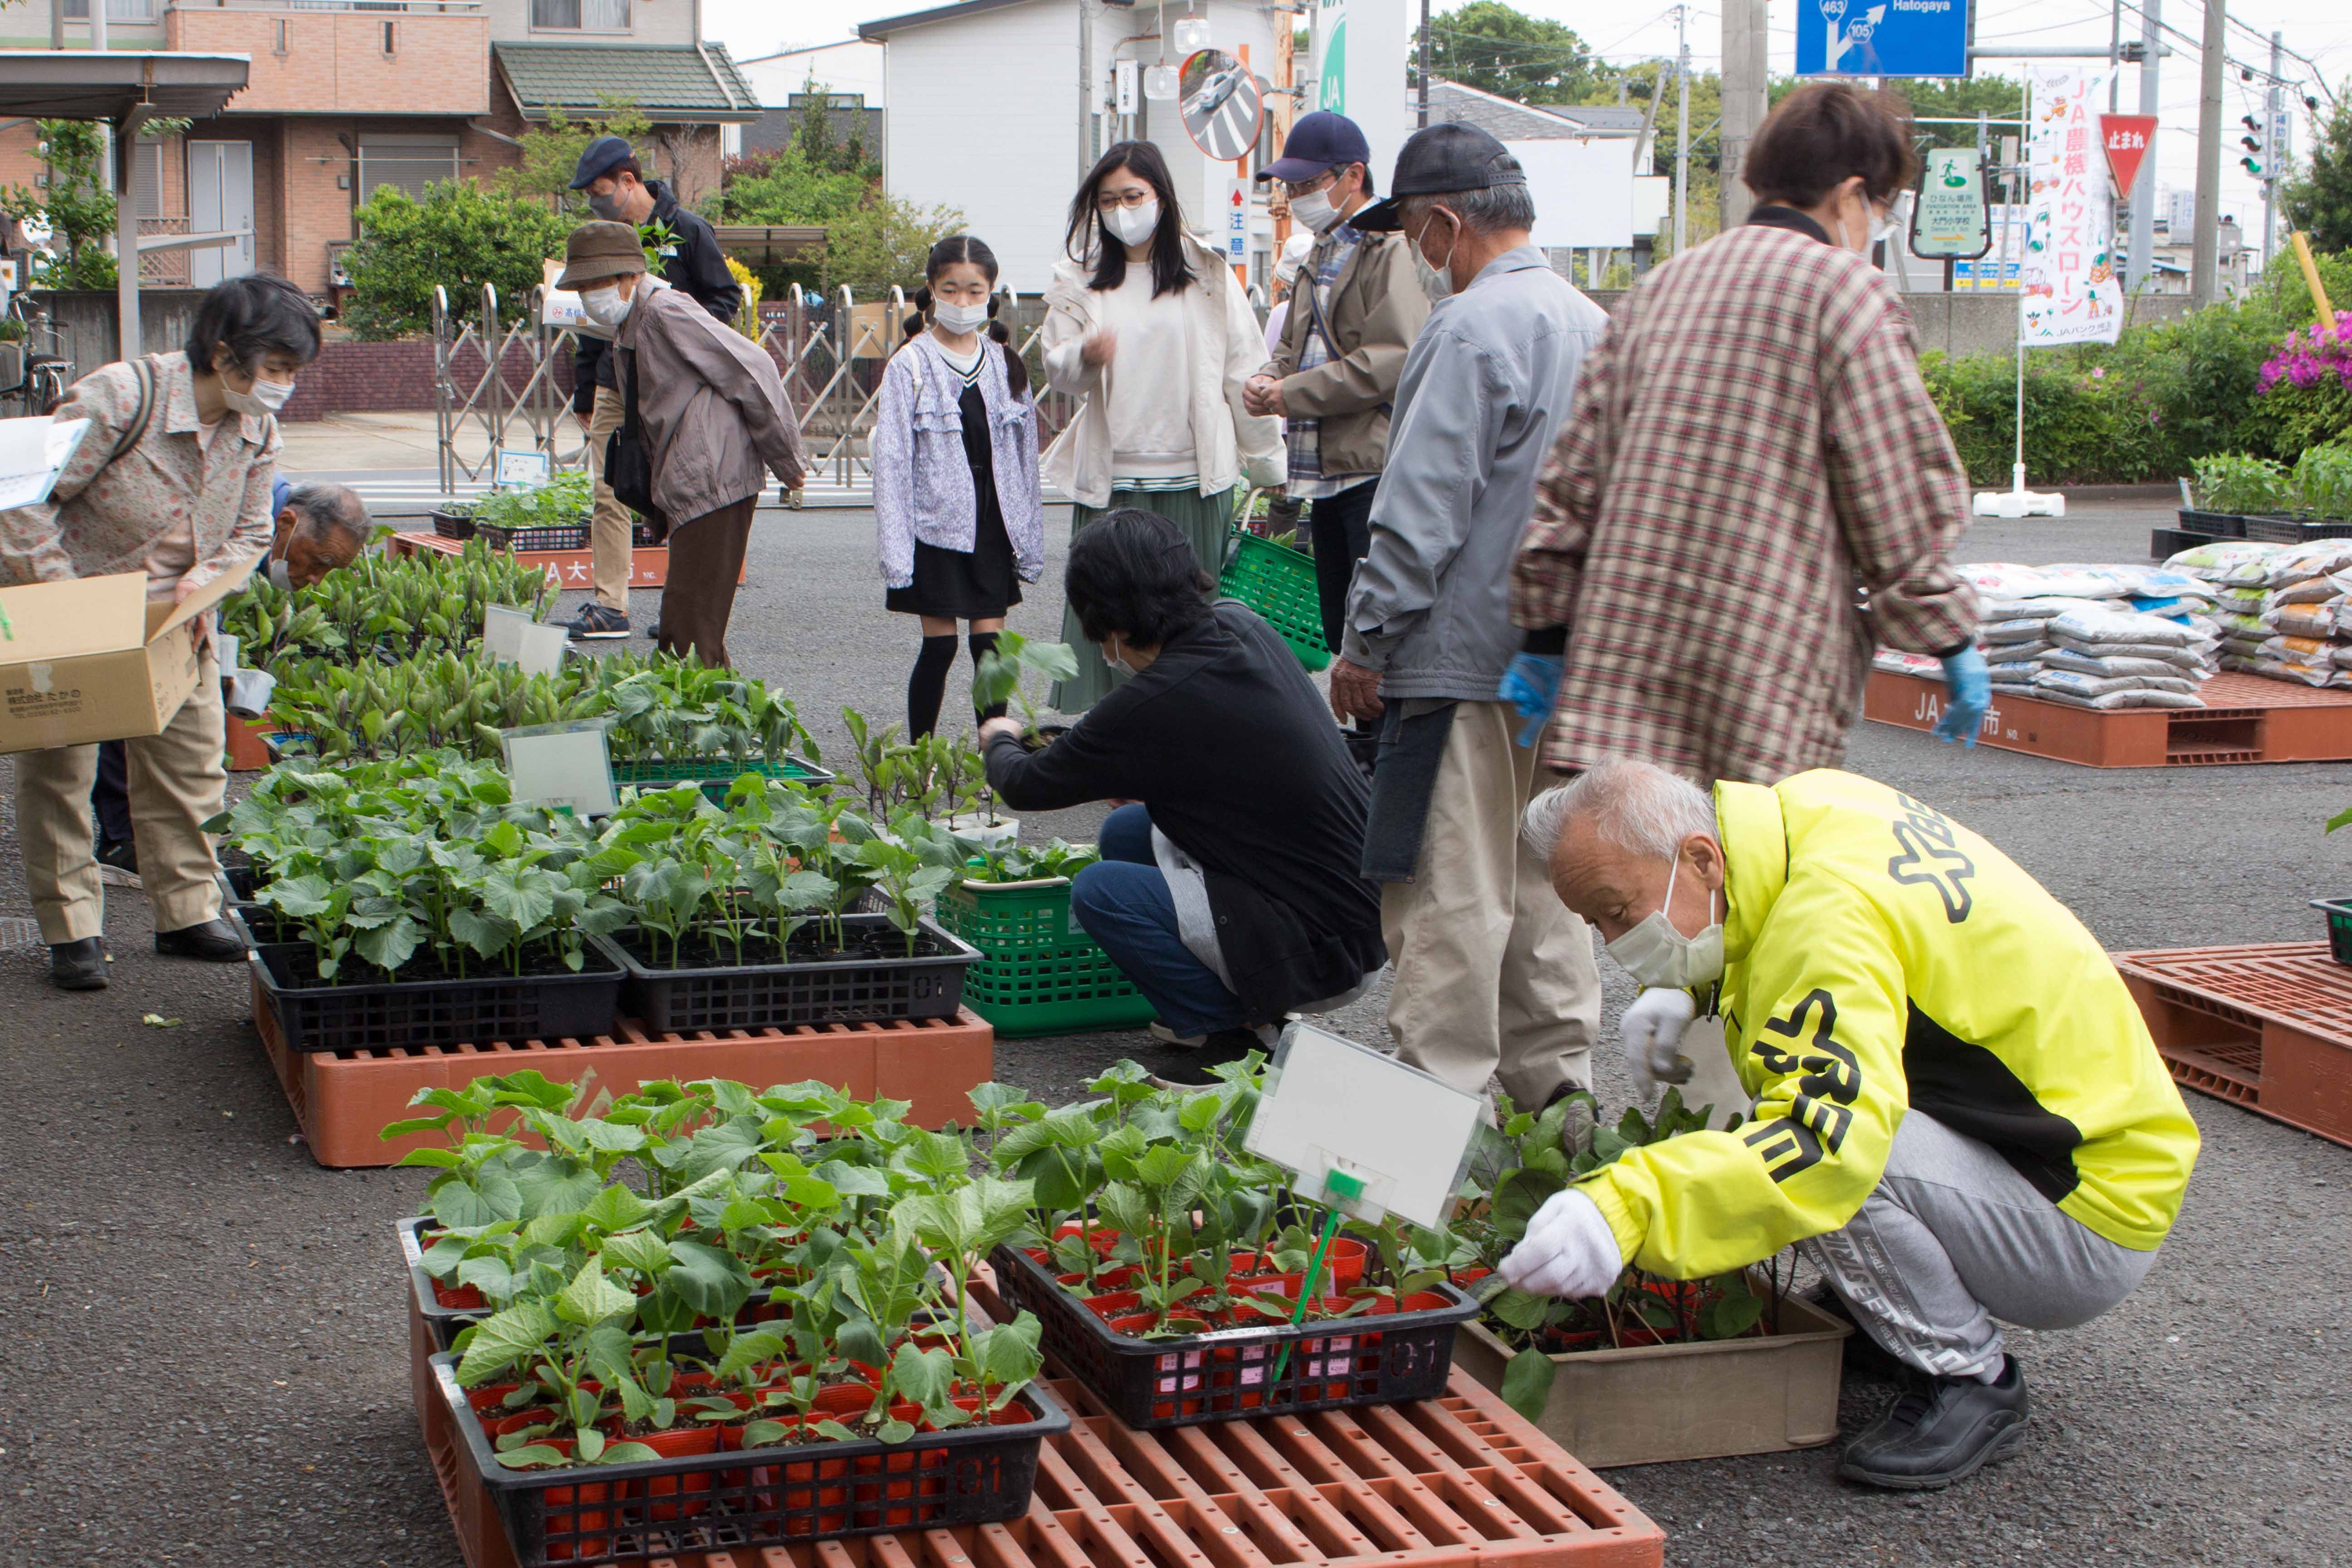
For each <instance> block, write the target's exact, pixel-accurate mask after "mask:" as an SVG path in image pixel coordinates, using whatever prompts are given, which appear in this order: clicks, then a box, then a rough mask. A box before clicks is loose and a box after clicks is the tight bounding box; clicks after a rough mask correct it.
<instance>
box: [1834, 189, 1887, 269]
mask: <svg viewBox="0 0 2352 1568" xmlns="http://www.w3.org/2000/svg"><path fill="white" fill-rule="evenodd" d="M1862 210H1863V211H1864V212H1866V213H1867V212H1870V198H1869V197H1867V196H1864V198H1863V199H1862ZM1894 228H1895V209H1894V208H1893V207H1889V208H1887V209H1886V216H1885V217H1880V216H1878V215H1877V214H1875V213H1871V217H1870V232H1869V234H1868V236H1867V237H1865V238H1864V240H1863V243H1862V250H1861V254H1863V255H1864V256H1868V255H1869V254H1870V253H1871V252H1872V251H1874V250H1875V249H1877V248H1878V247H1879V245H1880V244H1881V243H1882V242H1883V241H1884V240H1885V238H1886V237H1887V235H1888V234H1890V233H1892V232H1893V231H1894ZM1851 232H1852V231H1851V230H1849V229H1848V228H1847V227H1846V224H1845V218H1844V217H1843V216H1840V217H1839V218H1838V237H1839V238H1840V239H1842V240H1844V241H1845V242H1846V246H1847V247H1848V248H1849V249H1851V248H1853V241H1852V240H1851V239H1849V238H1848V235H1849V234H1850V233H1851Z"/></svg>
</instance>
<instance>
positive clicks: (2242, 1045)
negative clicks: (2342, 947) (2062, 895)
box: [2116, 942, 2352, 1147]
mask: <svg viewBox="0 0 2352 1568" xmlns="http://www.w3.org/2000/svg"><path fill="white" fill-rule="evenodd" d="M2116 969H2118V970H2119V971H2121V972H2122V973H2123V977H2124V984H2126V985H2127V986H2129V987H2130V988H2131V994H2132V998H2133V1000H2135V1001H2137V1003H2138V1004H2139V1010H2140V1014H2141V1016H2143V1017H2145V1018H2146V1019H2147V1028H2148V1033H2150V1034H2151V1035H2154V1036H2155V1037H2156V1048H2157V1049H2158V1051H2160V1052H2161V1053H2163V1056H2164V1059H2165V1063H2166V1065H2167V1066H2168V1067H2169V1068H2171V1069H2172V1076H2173V1077H2174V1079H2177V1080H2179V1082H2181V1083H2184V1084H2187V1085H2188V1086H2189V1088H2191V1089H2202V1090H2203V1091H2204V1092H2206V1093H2207V1094H2210V1095H2214V1096H2216V1097H2218V1098H2220V1099H2222V1100H2229V1101H2231V1103H2233V1104H2236V1105H2242V1106H2244V1107H2245V1108H2246V1109H2247V1110H2252V1111H2254V1112H2256V1113H2258V1114H2260V1115H2263V1116H2267V1117H2269V1118H2270V1119H2271V1120H2272V1121H2284V1122H2285V1123H2286V1124H2287V1125H2288V1126H2290V1127H2299V1128H2301V1129H2303V1131H2305V1132H2311V1133H2315V1134H2317V1135H2318V1136H2319V1137H2322V1138H2326V1139H2328V1140H2329V1141H2331V1142H2336V1143H2342V1144H2345V1145H2347V1147H2352V966H2347V965H2345V964H2341V963H2336V961H2335V960H2334V959H2332V958H2330V957H2329V956H2328V952H2327V944H2326V942H2274V943H2269V944H2265V945H2262V946H2255V947H2189V948H2177V949H2173V950H2170V951H2168V952H2124V953H2117V954H2116Z"/></svg>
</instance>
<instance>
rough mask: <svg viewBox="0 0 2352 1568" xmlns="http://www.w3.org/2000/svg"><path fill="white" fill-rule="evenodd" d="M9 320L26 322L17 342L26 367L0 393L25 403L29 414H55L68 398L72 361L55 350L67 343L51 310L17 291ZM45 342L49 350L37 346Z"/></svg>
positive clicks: (10, 298)
mask: <svg viewBox="0 0 2352 1568" xmlns="http://www.w3.org/2000/svg"><path fill="white" fill-rule="evenodd" d="M8 319H9V320H10V321H18V322H21V323H23V326H24V333H23V335H22V336H21V337H19V338H18V339H17V340H16V341H17V342H19V343H21V344H22V345H23V347H24V351H25V369H24V374H23V375H22V376H21V377H20V378H19V380H18V381H17V384H16V385H15V386H12V387H0V396H9V397H13V398H15V399H16V400H17V401H18V402H20V403H22V404H23V405H24V409H25V412H26V414H29V415H42V414H54V413H56V412H57V407H58V404H60V403H62V402H64V401H65V396H66V388H67V387H68V386H70V385H72V384H73V379H74V375H73V368H74V365H73V361H72V360H70V359H68V358H67V357H66V356H65V355H63V354H61V353H57V352H55V351H56V350H58V349H59V348H62V347H63V346H64V344H63V342H62V341H61V340H60V338H59V337H58V330H57V327H56V324H55V323H54V322H53V321H50V319H49V313H48V312H47V311H46V310H42V309H40V307H38V306H37V305H35V304H34V303H33V302H32V300H31V297H30V296H29V295H26V294H23V293H18V294H15V295H12V296H10V297H9V300H8ZM41 342H46V343H47V350H46V351H44V350H43V349H40V348H37V347H36V345H37V344H38V343H41Z"/></svg>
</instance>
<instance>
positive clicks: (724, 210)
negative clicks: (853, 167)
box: [705, 142, 874, 224]
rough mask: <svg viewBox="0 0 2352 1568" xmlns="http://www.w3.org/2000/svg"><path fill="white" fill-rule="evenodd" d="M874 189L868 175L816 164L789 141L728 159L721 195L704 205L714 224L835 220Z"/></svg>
mask: <svg viewBox="0 0 2352 1568" xmlns="http://www.w3.org/2000/svg"><path fill="white" fill-rule="evenodd" d="M873 188H874V187H873V183H872V182H871V181H869V180H867V179H866V178H865V177H864V176H863V175H860V174H842V173H838V172H835V171H828V170H824V169H819V168H814V167H812V166H811V165H810V163H809V161H808V160H807V159H806V158H805V157H803V155H802V153H801V150H800V148H799V147H798V146H797V145H796V144H794V143H791V142H787V143H786V144H785V145H784V146H783V147H782V149H780V150H779V151H776V152H773V153H745V154H743V155H742V156H741V157H740V158H731V159H730V160H728V169H727V175H726V179H725V181H724V182H723V183H722V184H720V186H719V195H718V196H717V198H716V199H715V200H714V201H712V202H709V203H706V204H705V205H706V206H707V207H708V208H709V216H710V219H711V221H712V222H714V223H764V224H786V223H822V224H831V223H835V222H837V221H839V220H840V219H841V218H843V217H845V216H848V215H849V214H850V213H852V212H855V211H856V209H857V208H858V207H859V206H861V205H864V203H865V201H866V197H867V195H870V194H871V193H872V191H873Z"/></svg>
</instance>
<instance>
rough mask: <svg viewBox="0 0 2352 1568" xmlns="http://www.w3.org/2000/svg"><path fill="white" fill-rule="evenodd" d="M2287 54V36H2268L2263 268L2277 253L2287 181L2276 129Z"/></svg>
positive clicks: (2281, 114)
mask: <svg viewBox="0 0 2352 1568" xmlns="http://www.w3.org/2000/svg"><path fill="white" fill-rule="evenodd" d="M2285 51H2286V35H2285V34H2284V33H2273V34H2272V35H2271V89H2270V91H2269V92H2268V93H2267V94H2265V95H2264V97H2263V137H2262V141H2263V160H2264V162H2263V266H2264V267H2268V266H2269V265H2270V264H2271V258H2272V257H2273V256H2275V255H2277V254H2278V252H2277V251H2276V250H2274V249H2273V248H2272V247H2273V245H2274V244H2275V243H2276V241H2277V237H2278V192H2279V182H2280V181H2281V180H2284V178H2286V163H2285V159H2286V149H2285V148H2284V147H2282V146H2280V145H2279V143H2280V142H2284V141H2285V140H2286V138H2285V137H2284V136H2281V135H2280V134H2279V127H2280V124H2281V122H2282V121H2284V120H2285V118H2286V116H2285V114H2284V112H2283V111H2284V109H2285V106H2286V99H2285V96H2284V93H2283V92H2282V91H2281V89H2280V88H2279V67H2280V66H2282V65H2284V64H2285V63H2286V62H2285V61H2284V59H2282V58H2280V57H2281V56H2282V55H2284V53H2285Z"/></svg>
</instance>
